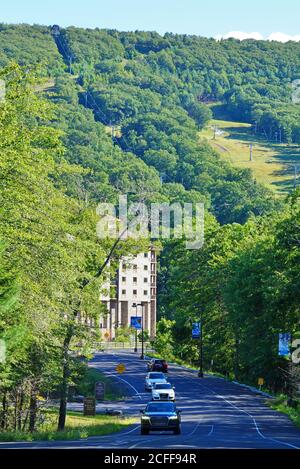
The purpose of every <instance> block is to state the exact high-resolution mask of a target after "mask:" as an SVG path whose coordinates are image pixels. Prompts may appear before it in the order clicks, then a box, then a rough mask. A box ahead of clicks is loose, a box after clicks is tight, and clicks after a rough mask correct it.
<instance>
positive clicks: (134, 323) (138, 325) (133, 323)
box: [130, 316, 142, 329]
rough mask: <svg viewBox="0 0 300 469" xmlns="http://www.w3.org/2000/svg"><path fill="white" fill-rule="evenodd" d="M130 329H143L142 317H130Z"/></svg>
mask: <svg viewBox="0 0 300 469" xmlns="http://www.w3.org/2000/svg"><path fill="white" fill-rule="evenodd" d="M130 327H133V328H134V329H142V317H141V316H131V317H130Z"/></svg>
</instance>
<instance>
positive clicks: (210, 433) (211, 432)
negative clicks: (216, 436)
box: [207, 425, 214, 436]
mask: <svg viewBox="0 0 300 469" xmlns="http://www.w3.org/2000/svg"><path fill="white" fill-rule="evenodd" d="M213 431H214V426H213V425H212V426H211V431H210V432H209V433H208V435H207V436H211V435H212V434H213Z"/></svg>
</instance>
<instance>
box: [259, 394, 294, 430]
mask: <svg viewBox="0 0 300 469" xmlns="http://www.w3.org/2000/svg"><path fill="white" fill-rule="evenodd" d="M267 404H268V405H269V406H270V407H271V409H273V410H277V411H278V412H282V413H283V414H286V415H287V416H288V417H289V418H290V419H291V420H292V422H293V423H294V424H295V425H296V426H297V427H298V428H300V408H299V404H298V407H297V408H296V409H294V408H293V407H289V406H288V405H287V396H284V395H283V394H281V395H280V396H277V397H276V399H274V400H272V401H267Z"/></svg>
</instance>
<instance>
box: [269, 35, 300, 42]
mask: <svg viewBox="0 0 300 469" xmlns="http://www.w3.org/2000/svg"><path fill="white" fill-rule="evenodd" d="M267 40H268V41H279V42H288V41H295V42H299V41H300V34H295V36H290V35H289V34H284V33H272V34H270V36H268V37H267Z"/></svg>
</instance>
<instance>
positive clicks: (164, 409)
mask: <svg viewBox="0 0 300 469" xmlns="http://www.w3.org/2000/svg"><path fill="white" fill-rule="evenodd" d="M141 413H142V417H141V435H148V433H149V432H150V431H153V430H154V431H155V430H156V431H161V430H169V431H172V432H173V433H174V434H175V435H179V434H180V432H181V417H180V413H181V410H178V409H177V408H176V405H175V404H174V402H148V404H147V407H146V409H145V410H141Z"/></svg>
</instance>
